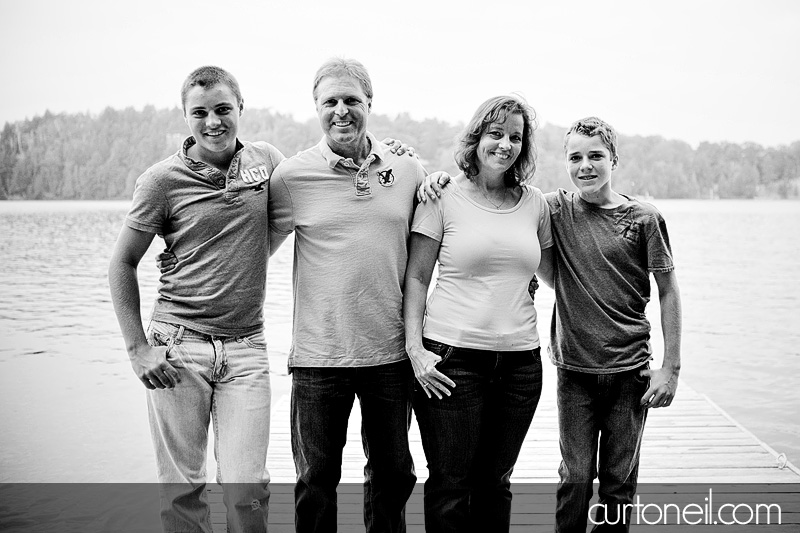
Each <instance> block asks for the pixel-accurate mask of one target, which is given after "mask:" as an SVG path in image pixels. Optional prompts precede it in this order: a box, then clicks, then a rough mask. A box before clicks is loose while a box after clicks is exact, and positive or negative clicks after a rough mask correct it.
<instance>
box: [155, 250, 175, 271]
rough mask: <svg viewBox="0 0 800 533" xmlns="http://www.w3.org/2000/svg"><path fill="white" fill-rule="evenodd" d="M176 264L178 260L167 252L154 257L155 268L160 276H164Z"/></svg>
mask: <svg viewBox="0 0 800 533" xmlns="http://www.w3.org/2000/svg"><path fill="white" fill-rule="evenodd" d="M177 264H178V258H177V257H175V254H173V253H172V252H170V251H169V250H164V251H163V252H161V253H160V254H158V255H157V256H156V267H157V268H158V270H159V271H160V272H161V273H162V274H166V273H167V272H169V271H170V270H172V269H173V268H175V265H177Z"/></svg>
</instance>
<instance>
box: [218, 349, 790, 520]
mask: <svg viewBox="0 0 800 533" xmlns="http://www.w3.org/2000/svg"><path fill="white" fill-rule="evenodd" d="M548 373H553V374H554V370H553V369H552V367H549V365H545V388H544V390H543V393H542V400H541V402H540V404H539V407H538V410H537V412H536V416H535V417H534V421H533V425H532V427H531V430H530V431H529V432H528V436H527V438H526V440H525V444H524V446H523V449H522V453H521V454H520V459H519V461H518V462H517V466H516V468H515V470H514V475H513V478H512V482H513V489H512V490H513V491H514V495H515V497H514V503H513V517H512V524H513V526H512V531H519V532H522V531H525V532H533V531H552V530H553V512H554V509H555V493H554V490H555V483H556V482H557V481H558V473H557V470H558V465H559V462H560V460H561V458H560V453H559V449H558V421H557V413H556V404H555V390H554V385H553V384H554V383H555V377H554V375H551V376H549V377H548ZM281 379H284V377H282V378H281ZM360 424H361V419H360V415H359V409H358V403H357V402H356V404H355V405H354V408H353V412H352V414H351V418H350V424H349V427H348V442H347V445H346V447H345V450H344V461H343V474H342V485H341V486H340V491H339V523H340V526H339V531H348V532H349V531H354V532H363V531H364V525H363V519H362V514H361V513H362V492H361V490H362V489H361V483H362V482H363V467H364V462H365V459H364V454H363V451H362V448H361V436H360ZM270 438H271V440H270V447H269V455H268V459H267V466H268V468H269V471H270V474H271V479H272V482H271V490H272V496H271V500H270V527H271V529H270V531H271V532H272V533H284V532H291V531H294V526H293V524H294V507H293V493H292V490H293V483H294V480H295V471H294V463H293V461H292V454H291V444H290V433H289V395H288V394H287V393H283V394H281V395H280V396H279V397H275V398H273V415H272V429H271V437H270ZM409 440H410V443H411V451H412V455H413V457H414V464H415V466H416V472H417V478H418V484H417V487H416V489H415V491H414V493H413V494H412V496H411V499H410V500H409V504H408V506H407V523H408V531H409V532H410V533H417V532H419V533H422V532H423V531H424V527H423V511H422V482H424V480H425V479H427V475H428V472H427V468H426V466H425V465H426V462H425V456H424V453H423V450H422V444H421V441H420V435H419V429H418V428H417V425H416V421H414V422H413V423H412V428H411V432H410V435H409ZM209 470H210V471H212V472H213V471H214V470H213V469H211V468H210V469H209ZM639 483H640V487H639V491H638V494H639V495H640V496H641V499H642V503H645V502H661V504H662V505H663V504H664V503H672V504H676V505H677V504H681V502H683V504H690V503H691V504H698V505H700V506H701V507H702V506H703V505H704V502H705V501H707V500H706V498H708V497H709V490H710V489H713V491H714V494H713V506H714V507H715V508H717V507H718V506H720V505H723V504H725V503H729V504H731V505H738V504H745V503H747V504H749V503H751V502H753V503H762V504H763V503H774V504H778V505H780V507H781V524H782V525H777V522H776V521H775V517H774V516H773V517H772V519H771V520H772V522H771V523H772V524H773V525H770V526H766V525H763V522H762V525H759V526H754V525H751V526H748V527H743V526H732V527H738V529H736V531H751V530H757V531H781V532H783V531H795V532H797V531H800V471H798V469H797V468H796V467H794V466H793V465H792V464H791V463H788V462H786V461H785V459H783V458H781V457H779V455H778V454H777V453H776V452H775V451H774V450H772V449H771V448H770V447H769V446H768V445H766V444H765V443H763V442H761V441H760V440H759V439H757V438H756V437H755V436H754V435H753V434H752V433H750V432H749V431H747V430H746V429H745V428H743V427H742V426H741V425H739V424H738V423H737V422H736V421H735V420H733V419H732V418H731V417H730V416H728V415H727V414H726V413H725V412H724V411H723V410H722V409H720V408H719V407H717V406H716V405H715V404H714V403H713V402H712V401H711V400H710V399H709V398H707V397H705V396H704V395H702V394H699V393H698V392H696V391H695V390H693V389H692V388H691V387H689V386H688V385H687V384H686V383H685V382H681V384H680V386H679V389H678V395H677V396H676V399H675V401H674V403H673V404H672V406H670V407H669V408H666V409H654V410H652V411H651V412H650V413H649V414H648V420H647V426H646V429H645V435H644V444H643V451H642V459H641V466H640V473H639ZM756 484H757V485H756ZM208 490H209V492H210V498H211V500H212V502H213V504H212V518H213V523H214V528H215V531H218V532H224V531H225V515H224V511H225V509H224V506H223V505H222V503H221V502H222V495H221V490H220V488H219V486H218V485H216V484H209V489H208ZM754 498H755V500H754ZM756 500H758V501H757V502H756ZM746 511H747V509H746V508H744V507H742V508H740V509H739V513H740V515H741V516H738V517H737V518H739V519H741V520H744V518H746V517H745V516H744V514H743V513H745V514H746ZM656 518H657V517H656ZM762 520H763V518H762ZM650 523H653V518H651V519H650ZM667 523H668V524H673V523H674V521H669V522H667ZM704 523H706V522H704ZM686 527H687V526H686V525H685V524H684V525H681V526H678V525H675V526H673V525H663V524H662V525H660V526H659V525H653V526H650V525H648V526H646V527H644V526H643V527H642V529H643V530H647V531H650V530H653V531H657V530H663V529H666V530H669V531H684V530H685V528H686ZM705 528H708V529H710V530H713V531H715V532H719V531H725V530H726V528H724V527H720V526H719V525H716V526H715V525H711V524H710V523H709V525H695V526H691V530H692V531H695V530H697V529H701V530H702V529H705ZM636 530H637V529H636V528H634V531H636ZM730 530H731V531H733V530H734V529H730Z"/></svg>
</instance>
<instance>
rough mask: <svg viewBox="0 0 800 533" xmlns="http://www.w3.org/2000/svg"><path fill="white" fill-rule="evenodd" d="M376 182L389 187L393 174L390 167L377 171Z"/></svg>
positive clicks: (392, 180) (392, 181)
mask: <svg viewBox="0 0 800 533" xmlns="http://www.w3.org/2000/svg"><path fill="white" fill-rule="evenodd" d="M378 183H380V184H381V185H383V186H384V187H391V186H392V183H394V174H392V169H391V168H390V169H387V170H381V171H379V172H378Z"/></svg>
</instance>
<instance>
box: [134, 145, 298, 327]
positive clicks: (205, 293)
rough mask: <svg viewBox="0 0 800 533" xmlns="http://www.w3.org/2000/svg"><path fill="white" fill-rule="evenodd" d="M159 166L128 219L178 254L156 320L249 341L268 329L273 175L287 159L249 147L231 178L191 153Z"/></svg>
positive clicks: (147, 175)
mask: <svg viewBox="0 0 800 533" xmlns="http://www.w3.org/2000/svg"><path fill="white" fill-rule="evenodd" d="M193 144H194V139H193V138H191V137H190V138H188V139H187V140H186V141H185V142H184V145H183V148H182V150H181V151H180V152H178V153H177V154H175V155H173V156H171V157H169V158H167V159H165V160H164V161H161V162H160V163H157V164H155V165H153V166H152V167H151V168H149V169H148V170H147V171H145V172H144V174H142V175H141V176H140V177H139V179H138V180H137V181H136V188H135V190H134V192H133V203H132V205H131V209H130V212H129V213H128V216H127V218H126V224H127V225H128V226H130V227H131V228H134V229H137V230H139V231H146V232H149V233H156V234H158V235H161V236H162V237H163V238H164V242H165V243H166V245H167V247H168V248H169V249H170V250H171V251H172V252H173V253H174V254H175V255H176V256H177V258H178V263H177V265H176V267H175V269H173V270H171V271H169V272H167V273H166V274H162V275H161V284H160V285H159V288H158V298H157V299H156V303H155V306H154V308H153V315H152V317H153V319H155V320H159V321H162V322H170V323H173V324H179V325H182V326H185V327H187V328H189V329H192V330H194V331H199V332H201V333H205V334H207V335H219V336H237V335H248V334H251V333H255V332H258V331H261V330H262V329H263V328H264V316H263V307H264V293H265V285H266V276H267V258H268V257H269V239H268V228H269V226H268V220H267V203H268V196H269V188H268V182H269V178H270V176H271V175H272V171H273V170H274V169H275V167H276V166H277V165H278V163H280V162H281V161H282V160H283V155H282V154H281V153H280V151H279V150H278V149H277V148H275V147H273V146H272V145H269V144H267V143H265V142H257V143H250V142H246V141H245V142H243V143H240V144H239V149H238V151H237V152H236V155H234V157H233V161H232V162H231V165H230V168H229V169H228V173H227V174H223V173H222V172H220V171H219V170H217V169H216V168H213V167H211V166H209V165H207V164H205V163H202V162H200V161H195V160H193V159H191V158H190V157H189V156H188V155H187V150H188V149H189V147H191V146H192V145H193Z"/></svg>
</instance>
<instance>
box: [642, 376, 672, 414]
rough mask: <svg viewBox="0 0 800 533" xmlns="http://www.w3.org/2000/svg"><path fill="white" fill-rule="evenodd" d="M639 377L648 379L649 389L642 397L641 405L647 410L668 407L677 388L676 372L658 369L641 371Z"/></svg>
mask: <svg viewBox="0 0 800 533" xmlns="http://www.w3.org/2000/svg"><path fill="white" fill-rule="evenodd" d="M639 375H640V376H643V377H644V376H647V377H649V378H650V387H648V389H647V392H645V393H644V396H642V400H641V404H642V405H643V406H645V407H648V408H656V407H669V406H670V404H671V403H672V400H673V399H674V398H675V390H676V389H677V388H678V370H672V369H670V368H659V369H658V370H650V369H647V370H642V371H641V372H639Z"/></svg>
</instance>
